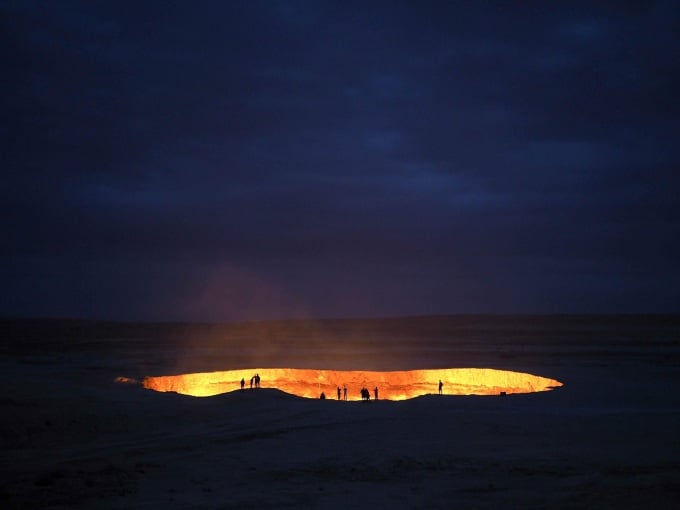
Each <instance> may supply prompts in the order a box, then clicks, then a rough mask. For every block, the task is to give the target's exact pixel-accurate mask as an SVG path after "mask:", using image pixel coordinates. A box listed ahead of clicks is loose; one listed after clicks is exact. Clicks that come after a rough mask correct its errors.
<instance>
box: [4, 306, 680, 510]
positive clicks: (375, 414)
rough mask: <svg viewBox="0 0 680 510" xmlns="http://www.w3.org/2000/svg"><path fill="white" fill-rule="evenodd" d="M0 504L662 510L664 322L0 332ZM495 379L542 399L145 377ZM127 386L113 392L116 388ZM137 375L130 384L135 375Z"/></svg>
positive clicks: (676, 432)
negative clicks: (530, 389)
mask: <svg viewBox="0 0 680 510" xmlns="http://www.w3.org/2000/svg"><path fill="white" fill-rule="evenodd" d="M0 335H1V336H2V342H0V345H1V347H0V349H1V351H0V352H2V358H1V363H0V383H1V385H2V389H3V392H2V396H1V397H0V403H1V404H0V405H1V410H2V420H1V421H0V445H1V452H2V453H1V454H2V462H1V463H0V469H1V470H2V473H1V476H0V506H1V507H2V508H30V509H35V508H41V509H47V508H51V509H57V508H59V509H61V508H101V509H116V508H121V509H122V508H125V509H130V508H132V509H134V508H150V509H151V508H163V509H171V508H182V509H187V508H196V509H199V508H201V509H202V508H206V509H207V508H211V509H212V508H214V509H232V508H233V509H266V508H296V509H297V508H337V509H355V508H375V509H378V508H427V509H438V508H442V509H444V508H446V509H449V508H597V509H602V508H618V509H621V508H645V507H647V508H654V509H663V508H669V509H670V508H678V505H679V504H680V405H679V404H680V396H679V395H680V385H679V384H678V383H679V382H680V317H678V316H537V317H532V316H441V317H415V318H401V319H382V320H378V319H376V320H333V321H329V320H326V321H290V322H285V321H284V322H263V323H247V324H233V325H209V324H179V323H173V324H169V323H161V324H131V323H109V322H83V321H65V320H41V321H37V320H3V321H0ZM250 367H289V368H318V369H334V370H409V369H420V368H464V367H477V368H495V369H503V370H516V371H521V372H528V373H531V374H536V375H540V376H544V377H549V378H553V379H557V380H559V381H561V382H562V383H563V384H564V386H562V387H560V388H557V389H555V390H553V391H547V392H541V393H531V394H509V395H507V396H505V397H502V396H495V395H494V396H461V395H446V387H445V388H444V393H445V394H444V395H442V396H439V395H437V394H436V393H437V389H436V381H433V385H432V394H426V395H423V396H420V397H417V398H414V399H410V400H402V401H387V400H378V401H375V400H371V401H370V402H351V401H350V402H343V401H337V400H336V399H335V398H329V399H326V400H319V399H309V398H300V397H297V396H294V395H290V394H287V393H284V392H282V391H280V390H279V389H277V388H272V387H270V386H268V384H267V378H266V372H263V373H262V374H261V376H262V388H261V389H260V390H249V389H246V391H240V390H239V389H238V388H233V391H229V392H227V393H224V394H220V395H216V396H212V397H191V396H186V395H180V394H177V393H160V392H155V391H151V390H148V389H144V388H143V387H142V386H141V385H140V384H139V382H140V381H142V380H143V379H144V377H145V376H159V375H175V374H183V373H192V372H209V371H218V370H230V369H243V368H250ZM120 377H124V378H128V379H129V380H130V381H132V382H128V383H121V382H116V381H117V378H120ZM135 381H136V382H137V383H135Z"/></svg>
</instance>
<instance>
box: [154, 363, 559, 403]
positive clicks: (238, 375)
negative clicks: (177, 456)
mask: <svg viewBox="0 0 680 510" xmlns="http://www.w3.org/2000/svg"><path fill="white" fill-rule="evenodd" d="M255 374H259V376H260V379H261V387H263V388H264V387H267V388H278V389H280V390H282V391H285V392H286V393H291V394H293V395H298V396H300V397H307V398H319V396H320V395H321V393H322V392H323V393H324V394H325V396H326V398H329V399H336V398H337V397H338V393H337V390H338V388H340V398H341V399H342V398H344V394H343V389H344V388H345V387H346V388H347V400H360V399H361V394H360V390H361V388H367V389H368V390H369V391H370V395H371V398H374V389H375V388H376V387H377V388H378V397H379V398H380V399H387V400H404V399H408V398H413V397H417V396H420V395H426V394H429V393H438V392H439V381H441V382H442V393H443V394H445V395H499V394H501V393H502V392H505V393H506V394H511V393H533V392H537V391H548V390H551V389H553V388H556V387H558V386H562V383H561V382H559V381H556V380H554V379H548V378H545V377H540V376H537V375H532V374H527V373H522V372H511V371H508V370H494V369H491V368H447V369H433V370H406V371H394V372H371V371H354V370H352V371H347V370H303V369H294V368H248V369H241V370H227V371H222V372H203V373H195V374H181V375H165V376H159V377H146V378H145V379H144V381H143V382H142V384H143V386H144V387H145V388H148V389H151V390H155V391H174V392H177V393H182V394H184V395H192V396H194V397H208V396H211V395H218V394H220V393H227V392H230V391H234V390H240V388H241V384H240V383H241V379H243V380H244V381H245V389H246V390H247V391H251V389H250V388H251V382H250V381H251V378H252V377H253V376H254V375H255ZM252 391H257V389H256V388H255V383H254V381H253V390H252Z"/></svg>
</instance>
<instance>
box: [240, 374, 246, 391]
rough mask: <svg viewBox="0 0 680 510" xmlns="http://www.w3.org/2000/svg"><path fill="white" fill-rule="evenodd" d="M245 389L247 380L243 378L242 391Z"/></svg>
mask: <svg viewBox="0 0 680 510" xmlns="http://www.w3.org/2000/svg"><path fill="white" fill-rule="evenodd" d="M245 387H246V380H245V379H244V378H243V377H241V391H243V388H245Z"/></svg>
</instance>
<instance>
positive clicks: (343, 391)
mask: <svg viewBox="0 0 680 510" xmlns="http://www.w3.org/2000/svg"><path fill="white" fill-rule="evenodd" d="M342 395H343V397H344V399H345V400H347V386H343V387H342Z"/></svg>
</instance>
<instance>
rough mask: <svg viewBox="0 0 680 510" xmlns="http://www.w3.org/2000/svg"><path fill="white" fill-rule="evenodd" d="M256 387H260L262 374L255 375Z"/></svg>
mask: <svg viewBox="0 0 680 510" xmlns="http://www.w3.org/2000/svg"><path fill="white" fill-rule="evenodd" d="M255 387H256V388H259V387H260V374H255Z"/></svg>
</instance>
